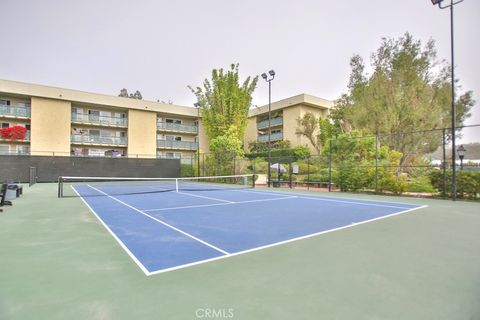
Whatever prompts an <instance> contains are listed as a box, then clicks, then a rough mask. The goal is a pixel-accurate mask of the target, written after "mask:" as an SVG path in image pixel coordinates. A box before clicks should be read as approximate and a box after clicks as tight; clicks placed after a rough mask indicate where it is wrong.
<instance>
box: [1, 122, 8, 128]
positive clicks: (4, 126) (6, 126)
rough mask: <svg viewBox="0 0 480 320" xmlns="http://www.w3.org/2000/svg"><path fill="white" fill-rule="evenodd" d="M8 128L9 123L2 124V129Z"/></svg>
mask: <svg viewBox="0 0 480 320" xmlns="http://www.w3.org/2000/svg"><path fill="white" fill-rule="evenodd" d="M8 127H10V123H8V122H2V128H8Z"/></svg>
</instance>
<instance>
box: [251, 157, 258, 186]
mask: <svg viewBox="0 0 480 320" xmlns="http://www.w3.org/2000/svg"><path fill="white" fill-rule="evenodd" d="M255 160H256V158H253V159H251V160H250V161H252V170H253V182H252V183H253V187H254V188H255V180H256V179H257V175H256V172H255Z"/></svg>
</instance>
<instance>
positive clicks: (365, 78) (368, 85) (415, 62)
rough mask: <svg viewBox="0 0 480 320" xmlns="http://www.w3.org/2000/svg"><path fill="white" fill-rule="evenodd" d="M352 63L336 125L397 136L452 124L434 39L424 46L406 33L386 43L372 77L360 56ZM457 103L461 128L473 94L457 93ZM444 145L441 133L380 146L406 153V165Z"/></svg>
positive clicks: (388, 140) (445, 72)
mask: <svg viewBox="0 0 480 320" xmlns="http://www.w3.org/2000/svg"><path fill="white" fill-rule="evenodd" d="M350 65H351V68H352V71H351V74H350V82H349V86H348V92H347V93H346V94H344V95H343V96H342V97H341V98H340V99H338V100H337V102H336V105H335V108H334V109H335V110H334V111H333V112H332V113H331V118H332V119H333V121H334V123H336V124H337V125H338V126H339V127H341V128H342V130H344V131H345V132H350V130H352V128H353V129H360V128H361V129H362V130H365V132H366V133H370V134H374V133H376V132H381V133H395V132H411V131H420V130H429V129H432V128H442V127H449V126H450V124H449V121H450V107H451V106H450V104H451V100H450V99H451V98H450V91H451V90H450V88H451V86H450V80H449V76H450V69H449V68H448V66H445V65H443V67H442V68H438V65H439V63H438V61H437V60H436V51H435V48H434V42H433V41H429V42H428V43H427V44H426V46H425V47H423V48H422V45H421V42H420V41H415V40H414V39H413V37H412V36H411V35H410V34H408V33H406V34H405V35H404V36H403V37H400V38H399V39H398V40H393V39H383V40H382V43H381V46H380V48H379V49H378V50H377V51H376V52H375V53H374V54H373V55H372V60H371V69H372V70H373V73H372V74H371V75H368V74H366V73H365V65H364V62H363V60H362V58H361V57H360V56H358V55H355V56H354V57H352V59H351V62H350ZM437 70H439V71H437ZM455 103H456V106H457V125H461V124H462V123H463V122H464V120H465V119H466V118H467V117H468V116H469V111H470V109H471V107H472V106H473V105H474V101H473V99H472V92H466V93H464V94H462V95H459V96H458V99H457V100H456V102H455ZM441 142H442V139H441V131H436V132H430V133H423V134H421V135H420V134H419V135H391V136H384V137H382V140H381V143H382V145H386V146H388V147H389V149H394V150H397V151H399V152H400V153H401V154H402V157H401V159H400V163H402V164H410V163H411V162H412V161H413V159H415V158H419V157H421V156H422V155H424V154H425V153H430V152H433V151H435V150H436V149H437V148H438V146H439V145H440V144H441Z"/></svg>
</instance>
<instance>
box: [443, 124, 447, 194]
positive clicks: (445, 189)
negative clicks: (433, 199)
mask: <svg viewBox="0 0 480 320" xmlns="http://www.w3.org/2000/svg"><path fill="white" fill-rule="evenodd" d="M442 134H443V147H442V149H443V158H442V167H443V191H442V193H443V198H446V197H447V159H446V158H447V156H446V150H445V147H446V143H447V141H446V132H445V128H443V130H442Z"/></svg>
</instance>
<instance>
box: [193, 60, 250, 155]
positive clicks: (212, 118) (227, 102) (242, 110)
mask: <svg viewBox="0 0 480 320" xmlns="http://www.w3.org/2000/svg"><path fill="white" fill-rule="evenodd" d="M238 66H239V65H238V64H232V65H231V66H230V69H229V70H227V71H224V70H223V69H213V71H212V78H211V80H210V79H205V81H204V82H203V88H202V87H196V88H192V87H191V86H189V89H190V90H191V91H192V93H193V94H195V96H196V98H197V102H198V104H199V106H200V113H201V116H202V123H203V124H204V126H205V128H206V133H207V135H208V138H209V140H210V141H217V142H216V143H215V144H211V146H210V147H211V148H212V147H214V149H215V150H211V151H212V152H214V151H216V150H226V149H228V150H229V151H232V150H231V149H232V145H230V146H228V147H226V146H223V147H222V146H220V144H222V143H223V142H225V141H227V140H228V139H221V138H218V137H221V136H226V137H230V138H235V140H237V141H243V137H244V135H245V131H246V127H247V121H248V110H249V109H250V107H251V104H252V94H253V92H254V90H255V88H256V86H257V81H258V76H257V77H254V78H251V77H247V79H246V80H245V81H243V83H240V77H239V71H238ZM233 145H234V146H237V147H236V149H237V150H236V153H241V152H242V148H241V144H240V145H238V143H233Z"/></svg>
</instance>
